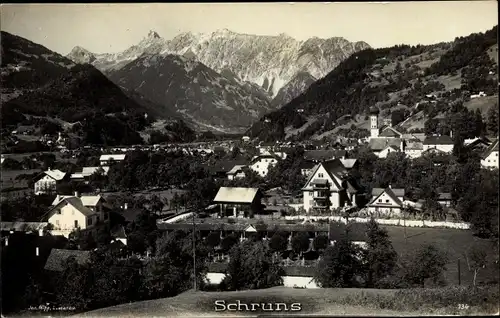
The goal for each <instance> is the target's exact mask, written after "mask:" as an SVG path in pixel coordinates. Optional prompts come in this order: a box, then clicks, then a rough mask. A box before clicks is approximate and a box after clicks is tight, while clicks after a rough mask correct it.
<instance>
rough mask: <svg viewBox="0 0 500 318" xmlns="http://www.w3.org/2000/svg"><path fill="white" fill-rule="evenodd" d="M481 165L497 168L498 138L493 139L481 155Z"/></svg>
mask: <svg viewBox="0 0 500 318" xmlns="http://www.w3.org/2000/svg"><path fill="white" fill-rule="evenodd" d="M481 166H482V167H483V168H487V169H498V139H497V140H495V141H493V142H492V143H491V145H490V146H489V147H488V148H487V149H486V151H485V152H484V153H483V154H482V155H481Z"/></svg>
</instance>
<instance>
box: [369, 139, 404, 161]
mask: <svg viewBox="0 0 500 318" xmlns="http://www.w3.org/2000/svg"><path fill="white" fill-rule="evenodd" d="M368 146H369V147H370V149H371V151H373V153H374V154H375V155H376V156H377V157H379V158H386V157H387V155H388V154H389V153H390V152H399V151H401V152H402V151H404V140H403V139H401V138H370V141H369V143H368Z"/></svg>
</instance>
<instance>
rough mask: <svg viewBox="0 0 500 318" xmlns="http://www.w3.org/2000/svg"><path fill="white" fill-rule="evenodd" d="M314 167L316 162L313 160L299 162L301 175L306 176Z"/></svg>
mask: <svg viewBox="0 0 500 318" xmlns="http://www.w3.org/2000/svg"><path fill="white" fill-rule="evenodd" d="M314 167H316V163H314V162H313V161H303V162H302V163H301V164H300V172H301V174H302V175H303V176H305V177H308V176H309V174H310V173H311V172H312V170H313V169H314Z"/></svg>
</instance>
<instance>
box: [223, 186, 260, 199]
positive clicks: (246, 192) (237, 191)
mask: <svg viewBox="0 0 500 318" xmlns="http://www.w3.org/2000/svg"><path fill="white" fill-rule="evenodd" d="M259 191H260V190H259V189H258V188H230V187H221V188H220V189H219V192H217V195H216V196H215V199H214V202H215V203H224V202H235V203H252V202H253V200H254V199H255V196H256V195H257V193H258V192H259Z"/></svg>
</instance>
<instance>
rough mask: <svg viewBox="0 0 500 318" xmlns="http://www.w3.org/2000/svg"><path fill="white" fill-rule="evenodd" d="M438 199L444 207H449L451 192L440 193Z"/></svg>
mask: <svg viewBox="0 0 500 318" xmlns="http://www.w3.org/2000/svg"><path fill="white" fill-rule="evenodd" d="M436 201H437V202H438V203H439V204H441V205H442V206H443V207H446V208H449V207H450V206H451V193H439V194H438V197H437V200H436Z"/></svg>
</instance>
